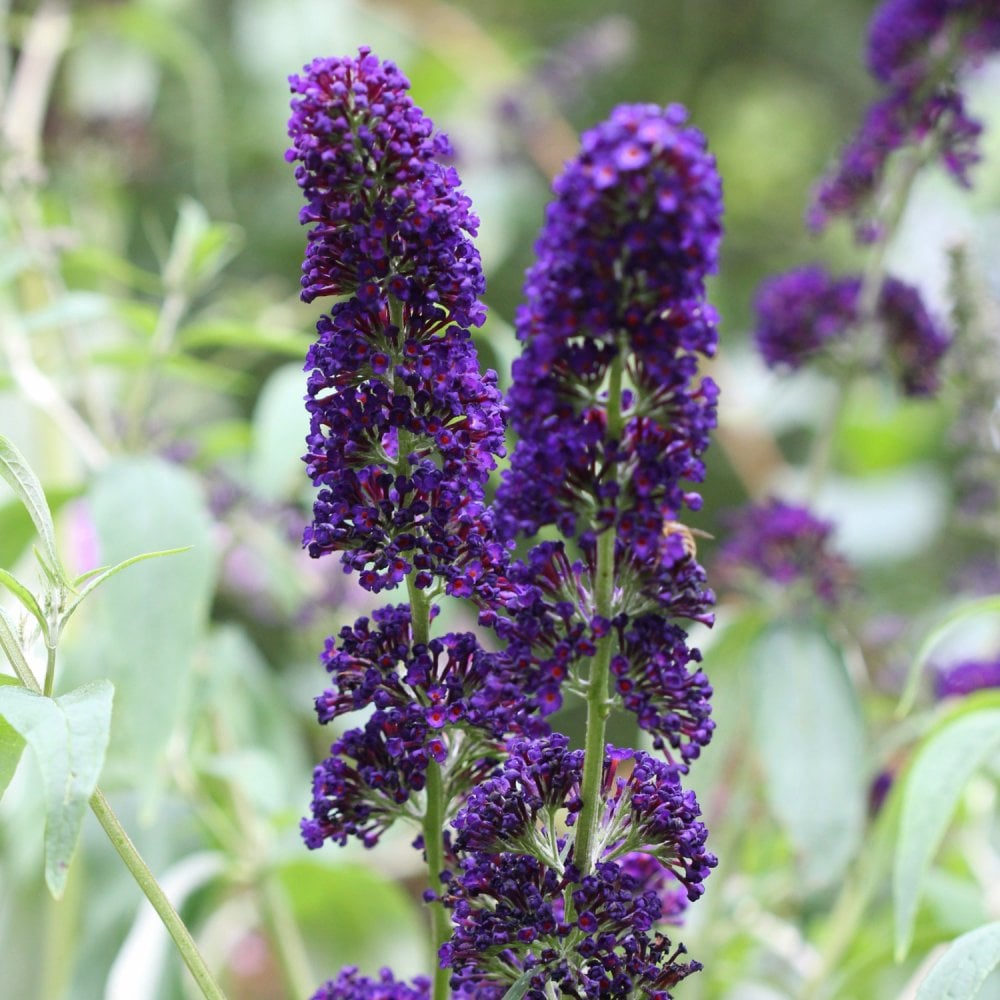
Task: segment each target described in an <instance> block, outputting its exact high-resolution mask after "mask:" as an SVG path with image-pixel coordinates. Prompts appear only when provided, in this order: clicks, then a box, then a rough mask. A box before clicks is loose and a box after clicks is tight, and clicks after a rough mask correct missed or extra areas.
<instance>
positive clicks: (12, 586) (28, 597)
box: [0, 569, 49, 637]
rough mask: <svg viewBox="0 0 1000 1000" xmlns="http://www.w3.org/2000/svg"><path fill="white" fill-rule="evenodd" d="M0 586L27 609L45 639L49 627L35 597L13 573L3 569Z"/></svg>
mask: <svg viewBox="0 0 1000 1000" xmlns="http://www.w3.org/2000/svg"><path fill="white" fill-rule="evenodd" d="M0 584H2V585H3V586H4V587H6V588H7V589H8V590H9V591H10V592H11V593H12V594H13V595H14V596H15V597H16V598H17V599H18V600H19V601H20V602H21V603H22V604H23V605H24V606H25V607H26V608H27V609H28V612H29V613H30V614H31V616H32V618H34V619H35V621H37V622H38V624H39V627H40V628H41V630H42V634H43V635H45V636H46V637H47V636H48V633H49V625H48V622H47V621H46V620H45V614H44V613H43V612H42V609H41V608H40V607H39V606H38V601H37V600H36V599H35V595H34V594H33V593H32V592H31V591H30V590H28V588H27V587H26V586H25V585H24V584H23V583H21V581H20V580H18V578H17V577H16V576H14V574H13V573H9V572H7V570H5V569H0Z"/></svg>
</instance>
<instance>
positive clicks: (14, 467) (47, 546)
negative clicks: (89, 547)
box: [0, 434, 69, 583]
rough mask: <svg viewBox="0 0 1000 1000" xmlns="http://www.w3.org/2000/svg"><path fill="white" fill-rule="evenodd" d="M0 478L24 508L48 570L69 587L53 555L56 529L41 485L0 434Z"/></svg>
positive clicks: (21, 456) (21, 457) (56, 557)
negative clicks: (36, 536) (32, 525)
mask: <svg viewBox="0 0 1000 1000" xmlns="http://www.w3.org/2000/svg"><path fill="white" fill-rule="evenodd" d="M0 476H3V478H4V479H6V480H7V484H8V485H9V486H10V488H11V489H12V490H13V491H14V494H15V496H17V498H18V500H20V501H21V503H22V504H24V508H25V510H27V512H28V514H29V516H30V517H31V520H32V523H33V524H34V525H35V530H36V531H37V532H38V537H39V538H40V539H41V541H42V550H43V552H44V553H45V557H46V561H47V562H48V564H49V566H51V567H52V568H54V569H55V570H57V571H58V572H59V574H60V577H61V579H62V580H63V581H64V582H66V583H68V582H69V581H68V580H66V574H65V571H63V569H62V563H61V562H60V559H59V553H58V552H57V551H56V529H55V526H54V525H53V523H52V513H51V511H50V510H49V505H48V502H47V501H46V499H45V491H44V490H43V489H42V484H41V483H40V482H39V481H38V477H37V476H36V475H35V473H34V472H33V471H32V470H31V467H30V466H29V465H28V463H27V462H26V461H25V458H24V456H23V455H22V454H21V453H20V452H19V451H18V450H17V448H15V447H14V445H13V443H12V442H11V441H9V440H8V439H7V438H5V437H4V436H3V435H2V434H0Z"/></svg>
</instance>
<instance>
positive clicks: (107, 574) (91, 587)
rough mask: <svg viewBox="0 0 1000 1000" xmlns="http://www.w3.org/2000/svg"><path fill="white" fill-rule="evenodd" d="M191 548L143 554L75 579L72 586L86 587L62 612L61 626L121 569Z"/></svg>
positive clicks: (174, 554)
mask: <svg viewBox="0 0 1000 1000" xmlns="http://www.w3.org/2000/svg"><path fill="white" fill-rule="evenodd" d="M190 548H191V546H190V545H184V546H181V548H178V549H161V550H160V551H159V552H143V553H141V554H140V555H137V556H132V557H131V558H130V559H124V560H122V562H120V563H118V564H117V565H116V566H102V567H99V568H98V569H92V570H90V571H89V572H87V573H83V574H82V575H81V576H79V577H77V579H76V580H75V581H74V585H76V586H78V585H80V584H82V583H84V582H86V581H89V582H87V584H86V586H85V587H84V588H83V590H81V591H80V593H79V594H78V595H77V598H76V600H75V601H73V603H72V604H70V605H69V607H68V608H67V609H66V610H65V611H64V612H63V616H62V622H61V624H60V627H62V625H65V624H66V622H68V621H69V619H70V616H71V615H72V614H73V612H74V611H76V609H77V608H78V607H79V606H80V602H81V601H83V600H84V598H86V597H87V596H88V595H89V594H92V593H93V592H94V591H95V590H96V589H97V588H98V587H99V586H100V585H101V584H102V583H104V582H105V581H106V580H110V579H111V578H112V577H113V576H116V575H117V574H118V573H120V572H121V571H122V570H123V569H128V567H129V566H134V565H135V564H136V563H140V562H144V561H145V560H146V559H158V558H159V557H160V556H176V555H179V554H180V553H181V552H187V551H188V550H189V549H190Z"/></svg>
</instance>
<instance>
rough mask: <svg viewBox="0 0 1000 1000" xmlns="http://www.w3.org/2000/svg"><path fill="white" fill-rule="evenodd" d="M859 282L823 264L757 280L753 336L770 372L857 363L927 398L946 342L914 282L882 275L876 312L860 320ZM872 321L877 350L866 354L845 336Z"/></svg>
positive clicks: (935, 385) (936, 378) (911, 393)
mask: <svg viewBox="0 0 1000 1000" xmlns="http://www.w3.org/2000/svg"><path fill="white" fill-rule="evenodd" d="M861 293H862V283H861V279H860V278H859V277H857V276H854V275H851V276H848V277H846V278H834V277H832V276H831V275H830V274H828V273H827V271H826V270H825V269H823V268H822V267H818V266H815V265H810V266H807V267H802V268H799V269H797V270H794V271H789V272H787V273H786V274H781V275H777V276H776V277H773V278H768V279H767V280H765V281H764V282H762V284H761V286H760V289H759V291H758V292H757V298H756V311H757V328H756V332H755V338H756V341H757V346H758V348H759V349H760V352H761V354H762V355H763V357H764V360H765V362H766V363H767V364H768V366H769V367H771V368H781V367H785V368H790V369H796V368H799V367H801V366H802V365H803V364H804V363H805V362H806V361H808V360H810V359H813V358H818V359H822V360H823V361H825V362H827V363H828V364H829V365H830V367H832V368H833V369H834V370H836V369H837V367H838V365H840V366H845V367H846V368H847V369H853V368H855V367H856V366H857V365H858V364H859V363H862V364H864V365H865V366H866V367H872V366H873V365H876V364H880V363H881V362H882V361H883V360H884V362H885V366H886V367H887V368H888V369H889V370H890V371H891V372H892V374H893V376H894V377H895V379H896V381H897V382H898V383H899V386H900V388H901V389H902V391H903V393H904V394H905V395H907V396H929V395H933V394H934V393H935V392H936V391H937V389H938V386H939V381H940V379H939V372H938V369H939V367H940V364H941V360H942V358H943V357H944V355H945V353H946V352H947V350H948V347H949V346H950V344H951V338H950V337H949V336H948V334H947V333H946V332H945V330H944V329H943V328H942V326H941V325H940V324H938V323H937V322H936V321H935V320H934V319H933V317H932V316H931V315H930V313H929V312H928V310H927V307H926V306H925V305H924V302H923V299H922V298H921V295H920V292H919V291H918V290H917V289H916V288H914V287H913V286H912V285H908V284H906V283H905V282H902V281H900V280H898V279H897V278H893V277H887V278H886V279H885V280H884V281H883V283H882V286H881V288H880V289H879V292H878V296H877V298H876V301H875V305H874V315H873V316H871V317H864V316H861V315H860V308H861V305H860V301H859V300H860V297H861ZM866 319H870V320H873V321H875V322H876V323H877V324H878V326H879V328H880V330H881V333H882V346H883V350H882V352H881V353H880V354H878V355H877V356H875V357H871V356H870V355H866V353H865V349H864V348H863V345H857V346H856V347H855V348H854V349H852V348H851V346H850V344H849V343H848V341H849V339H850V335H851V333H853V332H854V331H856V330H857V328H858V327H859V326H860V325H861V324H862V323H863V322H865V320H866Z"/></svg>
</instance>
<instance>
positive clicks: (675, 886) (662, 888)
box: [619, 851, 690, 925]
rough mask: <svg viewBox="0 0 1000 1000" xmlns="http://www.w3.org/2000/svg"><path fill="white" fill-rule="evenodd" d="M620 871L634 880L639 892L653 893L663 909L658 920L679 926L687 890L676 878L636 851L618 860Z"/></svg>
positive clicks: (683, 911) (658, 864) (658, 863)
mask: <svg viewBox="0 0 1000 1000" xmlns="http://www.w3.org/2000/svg"><path fill="white" fill-rule="evenodd" d="M619 863H620V864H621V867H622V871H623V872H624V873H625V874H626V875H630V876H631V877H632V878H634V879H635V881H636V883H637V885H638V886H639V889H640V891H642V892H650V891H652V892H655V893H656V895H657V896H658V897H659V899H660V905H661V906H662V907H663V910H662V913H661V915H660V920H661V921H663V922H664V923H668V924H676V925H680V924H681V923H682V918H683V916H684V913H685V911H686V910H687V908H688V903H689V902H690V900H689V899H688V894H687V890H686V889H685V888H684V886H683V885H681V883H680V882H679V881H678V880H677V876H676V875H674V873H673V872H672V871H671V870H670V869H669V868H667V867H666V866H665V865H662V864H660V862H659V861H657V860H656V858H654V857H653V856H652V855H650V854H644V853H642V852H641V851H637V852H635V853H634V854H626V855H624V857H622V858H621V859H620V862H619Z"/></svg>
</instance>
